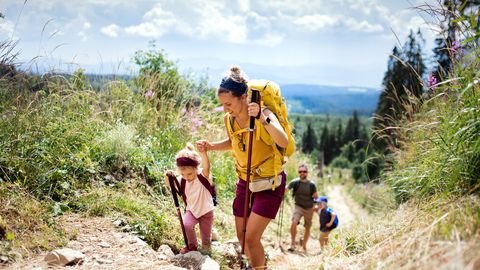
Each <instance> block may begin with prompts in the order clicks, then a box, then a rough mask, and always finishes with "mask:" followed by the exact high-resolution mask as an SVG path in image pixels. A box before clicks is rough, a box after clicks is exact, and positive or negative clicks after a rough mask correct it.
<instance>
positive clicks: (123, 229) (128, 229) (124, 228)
mask: <svg viewBox="0 0 480 270" xmlns="http://www.w3.org/2000/svg"><path fill="white" fill-rule="evenodd" d="M120 230H122V232H129V231H131V230H132V227H130V226H129V225H125V226H123V227H122V228H121V229H120Z"/></svg>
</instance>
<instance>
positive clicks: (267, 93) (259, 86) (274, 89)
mask: <svg viewBox="0 0 480 270" xmlns="http://www.w3.org/2000/svg"><path fill="white" fill-rule="evenodd" d="M247 84H248V95H249V96H251V92H252V91H251V90H252V89H255V90H258V91H259V92H260V96H261V104H260V106H261V107H267V108H268V109H269V110H270V111H272V112H273V113H274V114H275V116H276V117H277V118H278V121H279V122H280V125H281V126H282V127H283V129H284V130H285V133H286V134H287V137H288V145H287V147H286V148H280V147H278V146H277V145H275V144H272V149H273V152H274V153H275V156H276V159H279V160H281V164H278V163H277V162H275V165H274V166H273V167H274V168H273V170H274V171H273V172H272V175H275V176H277V175H278V174H279V173H280V172H281V167H282V165H283V164H285V162H287V160H288V158H289V157H290V156H291V155H292V154H293V153H294V152H295V139H294V138H293V134H292V126H291V125H290V123H289V122H288V118H287V106H286V104H285V99H284V98H283V97H282V93H281V91H280V86H278V84H276V83H275V82H272V81H267V80H250V81H249V82H248V83H247ZM234 121H235V119H234V118H233V117H230V115H229V114H227V121H226V122H227V123H228V125H227V129H228V131H229V133H230V134H233V125H234ZM256 122H257V123H256V124H255V126H256V127H258V128H261V129H265V128H264V127H263V125H261V124H260V123H259V122H258V120H256ZM238 132H239V131H236V132H235V133H238ZM245 132H246V129H245ZM261 133H262V132H257V133H256V139H257V140H259V139H260V134H261ZM276 181H277V177H275V182H274V184H273V186H272V190H275V187H276Z"/></svg>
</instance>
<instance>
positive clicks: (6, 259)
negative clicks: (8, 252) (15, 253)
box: [0, 255, 8, 263]
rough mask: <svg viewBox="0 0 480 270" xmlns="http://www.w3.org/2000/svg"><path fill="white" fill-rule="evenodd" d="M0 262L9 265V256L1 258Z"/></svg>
mask: <svg viewBox="0 0 480 270" xmlns="http://www.w3.org/2000/svg"><path fill="white" fill-rule="evenodd" d="M0 262H1V263H7V262H8V257H7V256H3V255H2V256H0Z"/></svg>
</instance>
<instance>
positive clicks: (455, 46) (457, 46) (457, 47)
mask: <svg viewBox="0 0 480 270" xmlns="http://www.w3.org/2000/svg"><path fill="white" fill-rule="evenodd" d="M450 49H451V50H452V52H453V53H454V54H455V55H462V54H463V48H462V44H461V43H460V41H458V40H454V41H453V42H452V44H451V45H450Z"/></svg>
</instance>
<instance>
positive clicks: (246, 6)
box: [237, 0, 250, 12]
mask: <svg viewBox="0 0 480 270" xmlns="http://www.w3.org/2000/svg"><path fill="white" fill-rule="evenodd" d="M237 2H238V6H239V9H240V11H242V12H248V11H249V10H250V0H237Z"/></svg>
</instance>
